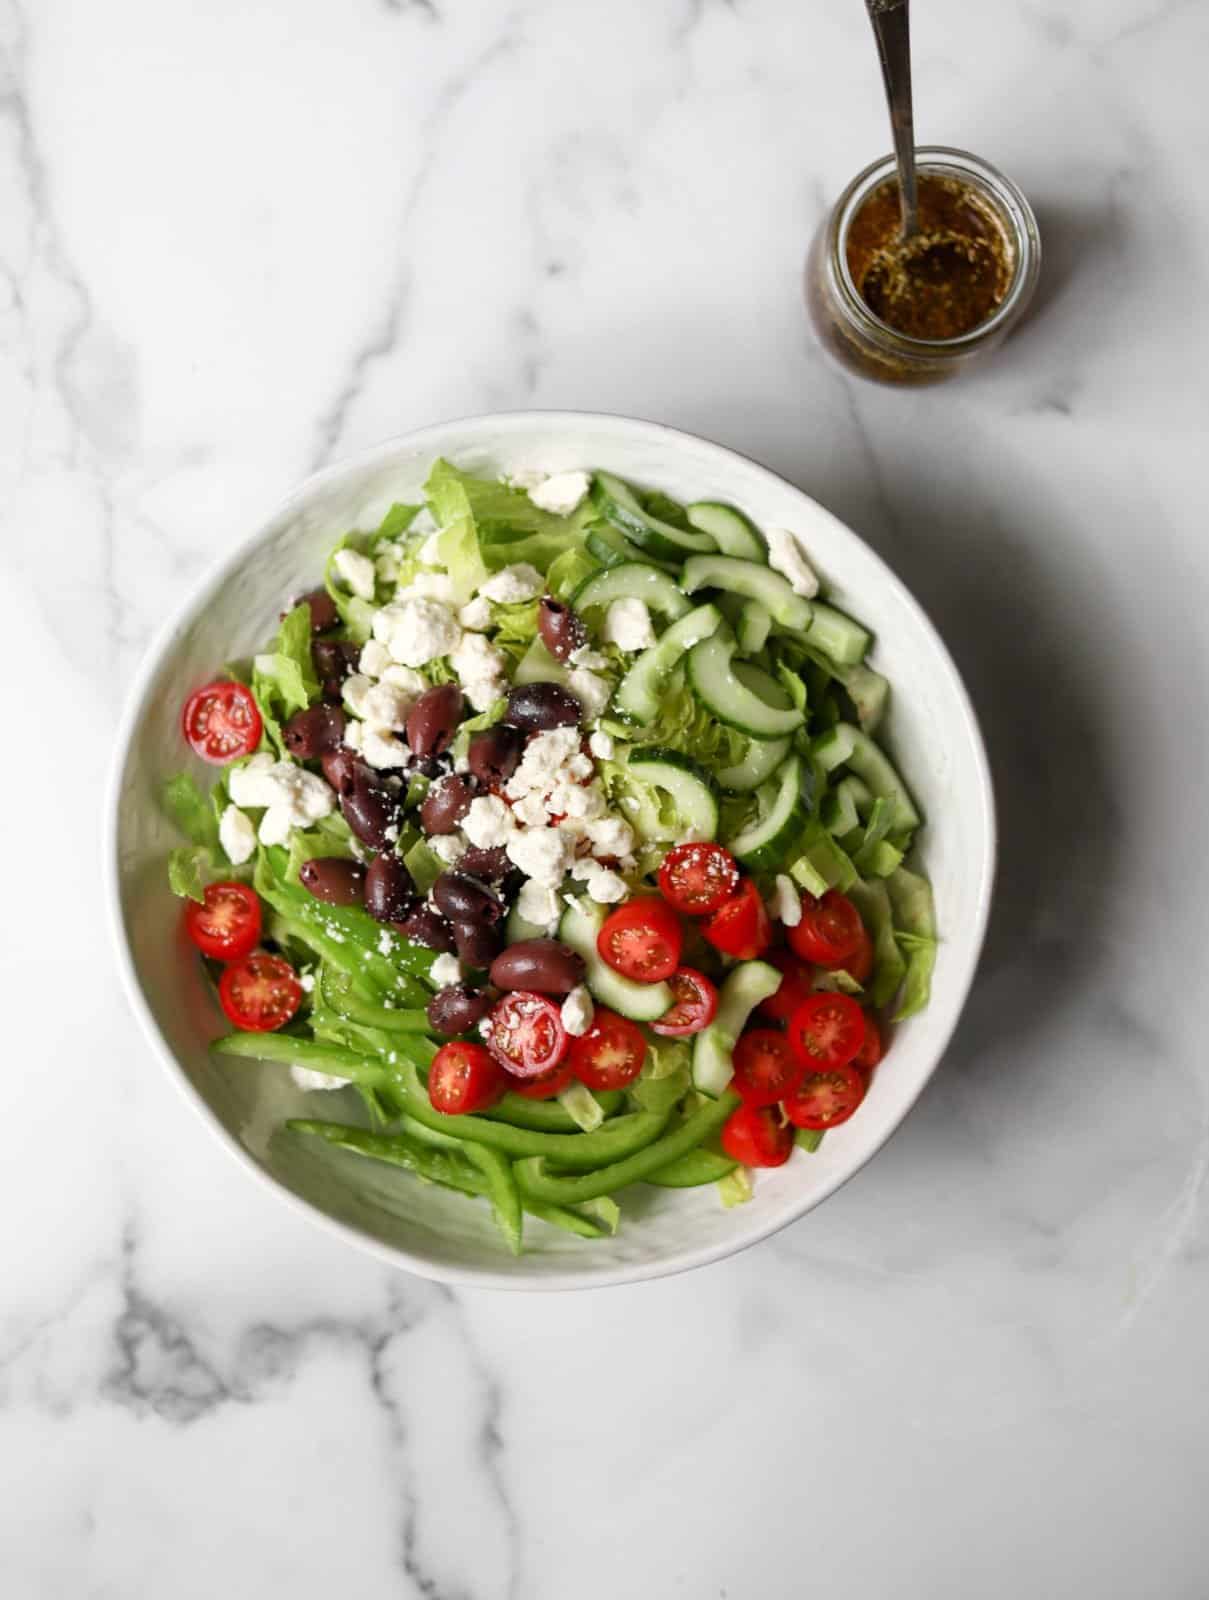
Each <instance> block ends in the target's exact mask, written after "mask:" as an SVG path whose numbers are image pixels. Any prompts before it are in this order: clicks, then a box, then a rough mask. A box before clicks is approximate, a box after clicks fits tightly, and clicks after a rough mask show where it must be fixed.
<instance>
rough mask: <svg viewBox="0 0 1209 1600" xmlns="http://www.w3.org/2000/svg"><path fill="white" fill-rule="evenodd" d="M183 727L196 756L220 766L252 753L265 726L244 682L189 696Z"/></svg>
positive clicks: (210, 685)
mask: <svg viewBox="0 0 1209 1600" xmlns="http://www.w3.org/2000/svg"><path fill="white" fill-rule="evenodd" d="M181 726H182V728H183V729H184V734H185V738H186V739H187V740H188V741H189V745H190V747H191V748H192V751H193V754H194V755H195V756H200V757H201V758H202V760H203V761H209V762H211V763H212V764H213V765H214V766H218V767H221V766H223V765H224V764H225V763H226V762H228V761H234V760H235V758H236V756H250V755H251V754H252V752H253V750H255V748H256V746H257V745H258V744H259V743H260V734H261V730H262V727H263V724H262V723H261V720H260V712H259V710H258V709H257V706H256V702H255V700H253V698H252V695H251V691H250V690H248V689H245V688H244V686H243V684H242V683H229V682H226V681H219V682H218V683H208V684H207V685H206V687H205V688H204V689H198V690H197V692H196V693H195V694H191V695H190V696H189V698H188V699H187V700H186V701H185V709H184V712H183V714H182V717H181Z"/></svg>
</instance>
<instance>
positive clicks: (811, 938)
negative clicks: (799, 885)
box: [785, 889, 865, 967]
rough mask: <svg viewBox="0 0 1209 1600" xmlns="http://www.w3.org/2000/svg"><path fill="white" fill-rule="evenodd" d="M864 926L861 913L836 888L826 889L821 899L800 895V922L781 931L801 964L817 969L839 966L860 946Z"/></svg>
mask: <svg viewBox="0 0 1209 1600" xmlns="http://www.w3.org/2000/svg"><path fill="white" fill-rule="evenodd" d="M864 931H865V927H864V924H863V923H862V921H861V914H860V912H859V911H858V910H857V909H856V907H855V906H854V905H853V904H852V901H851V900H849V898H848V896H847V895H843V894H841V893H840V892H839V890H838V889H828V891H827V893H826V894H825V895H824V896H823V898H822V899H821V900H816V899H815V897H814V896H813V895H812V894H804V895H803V896H802V920H801V922H799V923H798V925H797V927H796V928H787V929H786V930H785V935H786V938H787V939H788V940H789V944H790V948H791V949H792V950H794V951H795V952H796V954H798V955H800V956H801V958H802V960H803V961H813V962H815V963H816V964H817V965H818V966H820V967H842V966H843V965H844V962H845V961H847V959H848V957H849V956H852V955H855V954H856V952H857V949H858V948H859V946H860V942H861V935H862V934H863V933H864Z"/></svg>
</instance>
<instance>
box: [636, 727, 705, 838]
mask: <svg viewBox="0 0 1209 1600" xmlns="http://www.w3.org/2000/svg"><path fill="white" fill-rule="evenodd" d="M627 765H628V766H629V770H630V771H631V772H632V773H633V774H634V776H635V777H636V778H639V779H640V780H641V781H642V782H643V783H646V784H650V786H651V787H652V788H655V789H665V790H666V791H667V793H668V794H670V795H671V797H672V800H673V802H674V803H675V806H676V810H677V812H678V813H679V814H680V817H681V819H682V822H683V824H684V828H685V830H686V831H684V832H683V837H684V838H685V839H713V838H715V837H716V835H717V832H718V790H717V785H716V784H715V782H714V780H713V778H711V777H710V775H709V773H708V772H706V771H705V770H704V768H702V767H699V766H698V765H697V763H696V762H695V761H693V760H691V759H690V758H689V757H688V756H683V755H681V754H680V752H679V750H661V749H659V748H658V747H657V746H655V745H651V746H649V747H648V748H647V749H645V750H631V751H630V759H629V762H628V763H627Z"/></svg>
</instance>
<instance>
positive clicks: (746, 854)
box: [726, 756, 810, 872]
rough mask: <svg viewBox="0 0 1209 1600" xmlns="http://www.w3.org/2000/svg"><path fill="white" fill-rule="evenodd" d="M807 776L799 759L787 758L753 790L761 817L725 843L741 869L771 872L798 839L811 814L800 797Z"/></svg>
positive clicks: (785, 857) (782, 862)
mask: <svg viewBox="0 0 1209 1600" xmlns="http://www.w3.org/2000/svg"><path fill="white" fill-rule="evenodd" d="M805 775H806V768H805V764H804V763H803V761H802V759H801V757H800V756H790V758H789V760H788V761H786V762H784V763H783V764H782V766H781V769H780V771H779V772H778V773H777V775H776V777H775V778H773V779H772V780H771V781H770V782H769V783H767V784H765V786H764V787H763V788H762V789H759V790H757V791H756V799H757V801H758V802H759V804H760V814H759V816H758V817H757V818H756V820H755V822H752V823H749V824H748V826H747V827H746V828H741V829H740V830H739V832H738V833H736V834H735V835H734V836H733V837H732V838H730V839H728V840H727V841H726V844H727V847H728V848H729V850H730V852H731V854H732V855H734V856H737V857H738V859H739V860H740V861H742V862H743V864H744V866H747V867H752V868H754V869H756V870H757V871H764V872H774V871H775V870H776V869H777V868H778V867H780V866H782V865H783V864H784V862H785V861H786V859H787V858H788V857H789V855H790V852H791V851H792V850H793V848H794V846H795V845H796V844H797V843H798V842H799V841H800V840H801V837H802V830H803V828H804V827H805V826H806V823H807V821H808V820H809V816H810V812H809V808H808V807H807V805H806V802H805V799H804V798H803V792H802V785H803V780H804V778H805Z"/></svg>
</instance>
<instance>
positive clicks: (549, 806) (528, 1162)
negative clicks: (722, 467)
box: [163, 460, 936, 1251]
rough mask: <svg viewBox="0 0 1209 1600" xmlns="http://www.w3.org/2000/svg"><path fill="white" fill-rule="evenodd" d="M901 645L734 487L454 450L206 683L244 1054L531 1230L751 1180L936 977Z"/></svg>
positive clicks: (187, 912)
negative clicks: (896, 653)
mask: <svg viewBox="0 0 1209 1600" xmlns="http://www.w3.org/2000/svg"><path fill="white" fill-rule="evenodd" d="M870 644H871V639H870V635H869V633H868V632H867V631H866V629H865V628H863V627H862V626H861V625H860V623H859V622H857V621H855V620H853V618H851V617H849V616H847V615H846V614H844V613H843V612H841V611H839V610H837V609H836V608H835V607H834V606H832V605H831V604H829V603H828V602H827V601H826V600H825V599H823V598H822V597H821V591H820V583H819V580H818V578H817V577H816V575H815V573H814V572H813V571H812V569H811V567H810V566H809V564H808V562H807V560H806V558H805V557H804V556H803V554H802V553H801V550H800V548H799V546H798V544H797V542H796V541H795V539H794V538H793V536H792V534H791V533H790V532H788V531H787V530H783V529H778V528H767V529H765V530H763V531H761V530H759V529H757V528H756V527H755V526H754V525H753V524H752V522H751V521H749V520H748V518H747V517H745V516H744V515H743V514H742V513H741V512H740V511H738V510H736V509H735V508H733V507H731V506H727V505H721V504H717V503H714V502H711V501H702V502H700V503H697V504H692V505H687V506H686V505H682V504H680V503H678V502H676V501H674V500H671V499H670V498H669V497H667V496H666V495H664V494H662V493H660V492H658V491H651V490H644V489H641V488H638V487H636V486H634V485H631V484H628V483H625V482H623V481H621V480H620V479H619V478H617V477H615V476H613V475H612V474H610V473H607V472H594V473H593V472H587V471H574V472H558V473H555V474H552V475H547V474H542V473H534V474H523V475H520V474H518V475H516V476H514V477H512V478H511V479H508V480H504V481H499V480H490V479H487V478H483V477H477V476H474V475H471V474H469V473H466V472H463V471H460V470H459V469H458V468H457V467H455V466H453V465H451V464H450V463H449V462H448V461H444V460H440V461H437V462H436V463H435V465H434V466H433V467H432V470H431V472H430V474H429V477H428V481H427V483H426V485H425V489H424V502H423V503H422V504H417V505H401V504H400V505H394V506H392V507H391V508H390V510H389V512H388V513H387V515H386V517H385V519H384V520H383V521H382V523H381V525H380V526H379V527H378V528H377V529H375V530H374V531H373V532H370V533H365V532H354V533H349V534H348V535H346V536H345V537H344V538H343V539H341V540H340V542H339V543H338V544H337V546H336V548H335V549H334V550H333V551H332V552H331V555H330V557H329V560H328V562H327V569H326V573H325V575H324V583H323V586H322V587H320V588H317V589H315V590H314V591H313V592H311V593H309V594H306V595H304V596H303V597H302V598H301V599H299V600H298V601H297V602H296V603H292V604H291V605H290V606H289V608H288V609H287V610H286V611H285V612H284V614H283V615H282V616H281V618H280V625H279V627H278V630H277V633H276V636H275V637H274V638H273V640H272V642H271V643H270V644H269V645H268V647H267V649H266V650H265V651H264V652H263V653H262V654H260V655H257V656H256V657H254V659H252V660H251V661H246V662H234V663H231V664H229V665H227V666H226V667H225V668H224V669H223V671H222V673H221V674H220V675H219V676H218V677H216V679H215V681H214V682H212V683H208V684H206V685H204V686H203V687H200V688H199V689H198V690H197V691H196V692H195V693H194V694H192V695H191V696H190V698H189V700H188V702H187V704H186V705H185V707H184V710H183V718H182V726H183V732H184V737H185V739H186V741H187V742H188V744H189V746H190V747H191V749H192V751H193V752H194V754H195V755H196V756H198V757H200V758H201V760H202V761H203V762H206V763H210V764H211V765H213V766H215V767H217V768H220V769H221V771H220V772H219V773H218V775H217V780H216V781H215V782H214V783H213V785H212V786H211V787H210V788H209V790H208V792H207V791H206V790H204V789H203V788H202V787H201V786H200V785H199V784H198V782H197V780H196V778H195V776H194V775H193V773H192V772H182V773H181V774H179V775H177V776H176V777H174V778H172V779H171V780H170V781H169V782H168V783H167V784H166V785H165V789H164V796H163V798H164V804H165V807H166V809H167V811H168V812H169V814H170V815H171V817H172V818H173V819H174V821H175V822H176V824H177V825H178V827H179V828H180V830H181V831H182V832H183V833H184V835H185V836H186V837H187V840H188V842H187V843H186V844H182V845H181V846H180V847H179V848H177V849H175V850H173V851H172V853H171V856H170V858H169V863H168V875H169V881H170V884H171V887H172V889H173V890H174V891H175V892H176V893H177V894H179V895H181V896H182V897H183V898H184V899H185V901H186V905H185V909H184V931H185V934H186V935H187V937H188V939H189V940H190V941H191V942H192V944H193V945H194V946H195V947H196V948H197V950H198V951H199V952H200V956H201V958H202V959H203V960H204V961H205V963H206V965H207V968H208V970H209V972H210V975H211V977H212V978H213V981H214V983H215V987H216V991H217V999H218V1003H219V1005H220V1006H221V1008H222V1011H223V1012H224V1014H225V1016H226V1018H227V1019H228V1021H229V1023H230V1024H231V1030H232V1031H230V1032H229V1033H228V1034H227V1035H226V1036H225V1037H223V1038H221V1039H219V1040H218V1041H217V1042H216V1043H215V1045H214V1046H213V1048H214V1049H215V1050H216V1051H218V1052H219V1053H221V1054H223V1055H227V1056H237V1057H247V1058H249V1059H251V1060H253V1061H256V1062H261V1063H270V1064H279V1065H274V1066H272V1067H270V1068H269V1069H267V1070H279V1069H280V1068H285V1069H288V1071H289V1072H290V1073H291V1074H292V1076H293V1078H294V1081H295V1082H296V1084H297V1085H298V1086H299V1087H300V1088H301V1089H304V1090H307V1091H313V1092H314V1095H315V1099H316V1103H317V1104H318V1102H319V1101H320V1099H323V1100H324V1101H325V1102H326V1101H330V1102H331V1103H332V1104H333V1105H337V1104H338V1105H339V1106H340V1107H341V1113H340V1114H339V1115H338V1117H332V1116H331V1115H323V1114H320V1115H317V1116H315V1117H312V1118H306V1119H295V1120H292V1121H289V1122H288V1123H287V1124H286V1128H285V1132H284V1133H283V1135H281V1136H283V1137H291V1138H299V1139H306V1140H311V1141H325V1142H326V1143H327V1144H328V1145H333V1146H337V1147H339V1148H340V1149H341V1150H343V1151H347V1152H351V1153H352V1154H353V1155H355V1156H359V1157H363V1158H366V1159H370V1160H374V1161H379V1162H386V1163H389V1164H392V1165H394V1166H397V1167H401V1168H403V1169H404V1170H405V1171H407V1172H410V1173H412V1174H414V1175H415V1176H417V1177H419V1178H421V1179H424V1180H427V1181H430V1182H434V1183H438V1184H442V1185H445V1186H447V1187H449V1188H451V1189H455V1190H459V1191H461V1192H463V1193H465V1194H467V1195H471V1196H484V1197H486V1199H487V1201H488V1203H489V1204H490V1206H491V1207H492V1210H493V1212H494V1215H495V1218H496V1220H497V1222H498V1224H499V1227H500V1230H501V1232H502V1235H503V1238H504V1240H505V1241H506V1243H507V1246H508V1247H509V1248H510V1249H511V1250H513V1251H519V1250H520V1248H521V1240H522V1232H523V1226H524V1222H525V1218H526V1217H531V1218H535V1219H538V1220H540V1221H541V1222H544V1223H547V1224H552V1225H553V1226H555V1227H558V1228H562V1229H565V1230H567V1231H569V1232H571V1233H573V1234H577V1235H579V1236H581V1237H584V1238H594V1237H599V1236H601V1235H604V1234H606V1233H609V1232H611V1231H613V1230H615V1229H616V1227H617V1226H618V1221H619V1216H620V1211H619V1207H618V1204H617V1196H618V1195H619V1194H620V1193H621V1192H622V1191H623V1190H625V1189H626V1188H628V1187H629V1186H630V1185H633V1184H637V1183H647V1184H655V1185H658V1186H662V1187H665V1188H687V1187H695V1186H698V1185H704V1184H711V1183H713V1184H716V1185H717V1186H718V1189H719V1192H720V1196H721V1200H722V1203H723V1204H725V1205H728V1206H729V1205H734V1204H737V1203H740V1202H742V1201H744V1200H745V1199H747V1198H748V1197H749V1196H750V1194H751V1192H752V1189H751V1183H752V1177H751V1175H752V1172H753V1171H754V1170H755V1169H759V1168H764V1167H776V1166H780V1165H782V1164H783V1163H784V1162H786V1161H787V1160H789V1159H790V1157H791V1155H792V1154H793V1153H794V1151H795V1148H796V1149H798V1150H800V1151H804V1152H811V1151H813V1150H816V1149H817V1148H818V1145H819V1141H820V1140H821V1139H822V1137H823V1135H824V1133H825V1132H826V1131H827V1130H829V1129H831V1128H835V1127H837V1126H839V1125H840V1124H842V1123H844V1122H846V1121H847V1120H848V1119H849V1118H850V1117H852V1116H853V1115H854V1114H856V1113H858V1112H859V1108H860V1105H861V1102H862V1100H863V1099H864V1097H865V1094H866V1091H867V1088H868V1084H869V1081H870V1077H871V1075H872V1074H873V1072H874V1071H875V1069H878V1065H879V1062H880V1061H881V1059H882V1055H883V1051H884V1050H885V1048H886V1046H887V1044H889V1043H890V1042H891V1034H890V1028H891V1027H892V1024H893V1022H894V1021H897V1020H899V1019H901V1018H903V1017H906V1016H909V1015H911V1014H912V1013H914V1012H916V1011H918V1010H920V1009H921V1008H922V1007H923V1006H924V1005H926V1004H927V1001H928V995H929V986H930V981H931V974H932V968H933V963H934V960H935V954H936V928H935V920H934V914H933V907H932V895H931V890H930V888H929V885H928V882H927V880H926V879H925V878H924V877H923V876H921V875H920V874H919V873H917V872H916V871H913V870H912V869H911V867H910V866H908V865H907V860H908V857H909V852H910V851H911V849H912V845H913V842H914V840H915V837H916V835H917V832H918V830H919V828H920V825H921V818H920V815H919V812H918V810H917V808H916V806H915V804H914V802H913V800H912V798H911V795H910V793H909V792H908V790H907V787H906V785H905V784H904V783H903V781H902V779H901V777H900V776H899V773H898V771H897V769H896V768H895V766H894V765H893V764H892V762H891V760H890V758H889V757H888V755H887V754H886V752H885V751H884V750H883V749H882V747H881V746H880V744H879V743H878V739H877V734H878V729H879V726H880V724H881V722H882V719H883V716H884V714H885V711H886V707H887V702H888V696H889V685H888V683H887V681H886V679H885V678H884V677H883V676H882V674H881V673H880V672H878V671H877V670H876V669H875V668H873V667H872V666H870V665H869V662H868V660H867V655H868V652H869V648H870ZM345 1089H351V1090H353V1091H355V1092H356V1094H358V1095H359V1096H360V1100H361V1102H362V1113H361V1115H360V1116H359V1117H358V1116H353V1115H350V1113H352V1112H353V1111H355V1109H356V1103H355V1101H353V1100H350V1099H348V1098H347V1096H346V1097H344V1098H342V1099H340V1100H339V1101H337V1100H334V1099H333V1098H332V1092H333V1091H341V1090H345Z"/></svg>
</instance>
